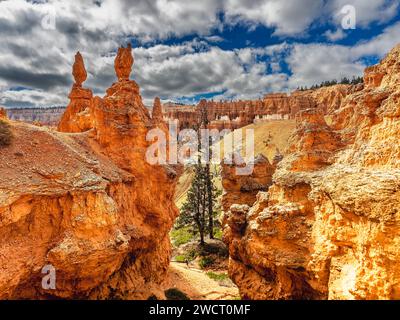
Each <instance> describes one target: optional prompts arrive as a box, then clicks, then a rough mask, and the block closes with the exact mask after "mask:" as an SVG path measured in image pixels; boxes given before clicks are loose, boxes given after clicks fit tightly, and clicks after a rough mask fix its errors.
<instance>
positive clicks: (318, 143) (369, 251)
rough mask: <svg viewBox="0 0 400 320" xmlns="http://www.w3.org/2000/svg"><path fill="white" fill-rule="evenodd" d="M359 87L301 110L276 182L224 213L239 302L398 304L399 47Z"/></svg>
mask: <svg viewBox="0 0 400 320" xmlns="http://www.w3.org/2000/svg"><path fill="white" fill-rule="evenodd" d="M364 81H365V86H364V87H362V86H354V87H351V88H350V90H347V89H346V93H343V94H341V93H338V91H337V90H336V91H335V92H334V93H332V90H335V89H334V88H330V89H329V91H331V92H330V93H329V92H328V95H327V96H324V97H321V98H319V99H320V100H319V101H320V103H319V106H318V105H317V106H316V108H313V109H309V110H304V111H302V112H300V113H298V114H297V116H296V119H297V130H296V133H295V134H294V135H293V136H292V139H291V146H290V147H289V150H288V152H287V153H286V154H288V153H289V155H287V156H285V157H284V159H283V160H282V161H281V162H280V163H279V165H278V168H277V170H276V172H275V174H274V176H273V185H272V186H271V187H270V188H269V190H268V191H267V192H260V193H258V195H257V199H256V201H255V203H254V204H252V205H251V206H247V205H245V204H244V205H243V203H245V202H246V201H241V199H240V197H239V201H238V204H234V205H233V206H231V208H230V210H228V211H227V212H225V217H224V221H225V230H224V240H225V242H226V243H227V244H228V245H229V251H230V263H229V274H230V276H231V278H232V279H233V280H234V282H235V283H236V284H237V285H238V287H239V289H240V292H241V295H242V297H243V298H248V299H400V281H399V279H400V267H399V263H398V261H399V260H400V250H399V243H400V146H399V143H398V141H399V139H400V46H397V47H396V48H394V49H393V50H392V51H391V52H390V53H389V54H388V56H387V57H386V58H385V59H383V60H382V61H381V63H379V64H378V65H376V66H374V67H371V68H368V69H366V71H365V77H364ZM325 90H328V89H325ZM324 111H325V112H327V113H329V114H330V115H331V117H330V118H331V119H330V120H331V123H330V125H328V124H327V123H326V122H325V119H324V116H323V114H322V112H324Z"/></svg>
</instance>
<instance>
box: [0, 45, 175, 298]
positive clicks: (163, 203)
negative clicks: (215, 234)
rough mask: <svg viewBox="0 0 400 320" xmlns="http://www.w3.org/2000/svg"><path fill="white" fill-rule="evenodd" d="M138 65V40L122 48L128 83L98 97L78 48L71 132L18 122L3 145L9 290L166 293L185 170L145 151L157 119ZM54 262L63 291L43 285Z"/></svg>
mask: <svg viewBox="0 0 400 320" xmlns="http://www.w3.org/2000/svg"><path fill="white" fill-rule="evenodd" d="M132 64H133V57H132V55H131V48H130V47H128V48H120V49H119V51H118V55H117V57H116V60H115V69H116V73H117V76H118V82H116V83H114V84H113V85H112V86H111V88H109V89H108V90H107V94H106V96H105V97H104V98H100V97H92V93H91V91H90V90H89V89H84V88H83V87H82V83H83V81H84V80H85V79H86V71H85V68H84V64H83V59H82V56H81V55H80V54H77V56H76V59H75V64H74V68H73V74H74V77H75V84H74V86H73V88H72V91H71V94H70V99H71V102H70V104H69V106H68V108H67V110H66V113H65V114H64V116H63V119H62V121H61V123H60V124H59V129H60V131H62V132H56V131H51V130H50V129H47V128H41V127H37V126H32V125H29V124H24V123H16V122H12V121H9V123H10V125H11V128H12V132H13V136H14V138H13V143H12V144H11V146H9V147H3V148H1V147H0V234H1V238H0V298H2V299H10V298H83V299H111V298H121V299H128V298H129V299H132V298H138V299H146V298H148V297H149V296H150V295H152V294H155V295H156V296H158V297H160V298H162V295H161V294H160V292H159V289H158V285H159V284H160V283H161V282H162V281H163V279H164V277H165V275H166V272H167V270H168V265H169V259H170V242H169V237H168V232H169V230H170V228H171V227H172V225H173V222H174V219H175V217H176V216H177V214H178V211H177V209H176V207H175V205H174V203H173V195H174V189H175V184H176V181H177V178H178V174H179V170H180V169H179V168H178V167H177V168H174V167H164V166H150V165H149V164H148V163H147V162H146V161H145V159H144V156H145V150H146V148H147V146H148V142H147V141H146V133H147V131H148V130H149V128H152V127H154V123H153V120H152V119H151V118H150V116H149V113H148V111H147V109H146V108H145V107H144V105H143V103H142V100H141V97H140V95H139V87H138V85H137V84H136V83H135V82H134V81H131V80H129V74H130V72H131V67H132ZM155 235H156V236H155ZM47 265H51V266H52V267H54V269H55V271H56V288H55V289H44V288H43V286H42V277H43V276H44V275H45V274H42V270H43V267H44V266H47Z"/></svg>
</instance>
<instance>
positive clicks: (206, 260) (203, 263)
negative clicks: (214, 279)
mask: <svg viewBox="0 0 400 320" xmlns="http://www.w3.org/2000/svg"><path fill="white" fill-rule="evenodd" d="M214 262H215V259H214V258H213V257H209V256H206V257H201V258H200V261H199V266H200V268H201V269H207V268H209V267H211V266H212V265H213V264H214Z"/></svg>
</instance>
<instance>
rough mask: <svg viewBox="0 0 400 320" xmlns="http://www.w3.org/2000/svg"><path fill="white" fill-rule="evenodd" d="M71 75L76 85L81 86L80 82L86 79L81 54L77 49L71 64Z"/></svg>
mask: <svg viewBox="0 0 400 320" xmlns="http://www.w3.org/2000/svg"><path fill="white" fill-rule="evenodd" d="M72 75H73V76H74V79H75V85H76V86H77V87H82V83H83V82H85V80H86V79H87V73H86V69H85V64H84V62H83V58H82V55H81V53H80V52H79V51H78V52H77V53H76V55H75V62H74V65H73V66H72Z"/></svg>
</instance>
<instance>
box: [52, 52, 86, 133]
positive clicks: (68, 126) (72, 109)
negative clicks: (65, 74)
mask: <svg viewBox="0 0 400 320" xmlns="http://www.w3.org/2000/svg"><path fill="white" fill-rule="evenodd" d="M72 75H73V76H74V79H75V83H74V84H73V86H72V89H71V92H70V94H69V99H70V102H69V104H68V106H67V109H66V110H65V112H64V114H63V116H62V117H61V120H60V122H59V124H58V131H61V132H83V131H87V130H89V129H90V128H91V122H90V115H89V113H90V112H89V109H90V104H91V101H92V98H93V92H92V90H90V89H86V88H83V87H82V83H83V82H84V81H85V80H86V79H87V73H86V69H85V63H84V62H83V57H82V55H81V54H80V52H79V51H78V52H77V53H76V55H75V61H74V64H73V65H72Z"/></svg>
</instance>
